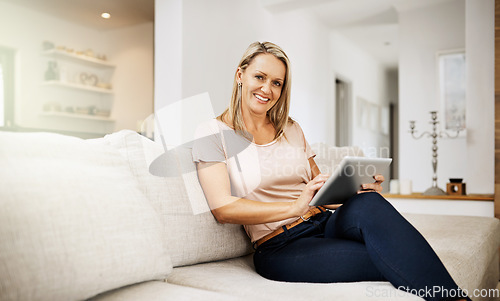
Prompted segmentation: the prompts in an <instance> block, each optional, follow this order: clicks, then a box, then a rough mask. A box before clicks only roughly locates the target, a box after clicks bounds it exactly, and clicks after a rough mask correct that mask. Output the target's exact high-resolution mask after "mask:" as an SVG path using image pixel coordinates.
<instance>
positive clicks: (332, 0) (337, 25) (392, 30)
mask: <svg viewBox="0 0 500 301" xmlns="http://www.w3.org/2000/svg"><path fill="white" fill-rule="evenodd" d="M446 1H453V0H261V2H262V4H263V5H264V7H266V8H267V9H268V10H270V11H271V12H273V13H280V12H287V11H292V10H305V11H309V12H310V13H311V14H313V15H314V16H316V17H317V18H318V20H320V22H322V23H323V24H325V25H326V26H327V27H328V28H330V29H331V30H332V31H336V32H338V33H340V34H342V35H343V36H345V37H346V38H347V39H349V40H350V41H352V42H353V43H354V44H356V45H357V46H359V47H360V48H361V49H363V50H364V51H365V52H367V53H369V54H371V55H372V56H373V57H374V58H376V59H377V60H379V61H380V62H381V63H382V64H384V65H385V66H386V67H388V68H397V65H398V28H399V25H398V23H399V22H398V12H402V11H406V10H410V9H416V8H419V7H424V6H429V5H436V4H438V3H442V2H446Z"/></svg>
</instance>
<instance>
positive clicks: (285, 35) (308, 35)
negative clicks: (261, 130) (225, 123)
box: [155, 0, 333, 143]
mask: <svg viewBox="0 0 500 301" xmlns="http://www.w3.org/2000/svg"><path fill="white" fill-rule="evenodd" d="M169 8H175V11H176V12H181V13H182V23H181V25H180V26H179V23H180V22H179V21H178V19H176V20H175V21H167V20H165V19H167V18H169V16H171V14H172V12H171V11H169ZM156 22H157V23H156V27H155V35H156V40H155V44H156V46H155V47H156V51H155V53H156V69H155V72H156V74H157V75H158V74H160V75H162V78H163V79H161V80H160V79H159V78H157V81H156V85H155V109H159V108H161V107H162V106H164V105H166V104H169V103H172V102H175V101H178V100H180V99H179V98H177V97H178V96H179V94H178V93H173V94H169V87H172V82H162V81H163V80H167V79H168V78H169V77H168V76H167V75H166V74H167V73H168V72H169V70H170V69H171V68H173V70H174V71H173V72H174V73H173V75H172V77H173V76H176V78H177V80H176V81H175V83H176V85H177V87H178V86H179V85H180V86H181V87H182V92H181V96H182V98H186V97H189V96H192V95H195V94H198V93H202V92H207V91H208V92H209V94H210V97H211V100H212V103H213V107H214V111H215V114H220V113H222V111H223V110H224V109H225V108H226V107H227V105H228V103H229V97H230V93H231V88H232V82H233V76H234V72H235V71H236V67H237V65H238V62H239V60H240V58H241V56H242V55H243V52H244V51H245V49H246V47H247V46H248V45H249V44H250V43H252V42H254V41H257V40H258V41H271V42H274V43H276V44H278V45H279V46H281V47H282V48H283V49H284V50H285V52H286V53H287V54H288V56H289V58H290V60H291V64H292V108H291V116H292V117H293V118H295V119H296V120H298V121H299V123H300V124H301V126H302V127H303V129H304V132H305V134H306V137H307V139H308V140H309V142H310V143H314V142H317V141H328V140H330V141H332V142H333V140H332V135H333V129H331V128H327V127H325V126H324V124H326V122H327V119H328V118H331V116H332V114H333V107H332V103H331V102H332V98H333V96H332V95H333V94H332V93H333V92H332V85H333V80H332V75H331V70H330V68H329V63H328V59H329V54H328V46H329V45H328V30H327V28H326V27H324V26H323V25H321V24H319V23H318V22H317V21H316V20H315V19H314V18H313V17H312V16H310V15H309V14H308V13H304V12H288V13H280V14H271V13H270V12H269V11H267V10H266V9H264V8H262V7H261V6H260V5H259V3H258V2H255V1H244V0H237V1H235V0H217V1H210V3H207V1H204V0H185V1H182V3H180V2H179V1H177V0H157V1H156ZM167 24H170V25H172V26H176V27H175V30H174V29H173V28H172V27H168V26H166V25H167ZM179 32H181V33H182V34H181V35H179ZM172 39H173V41H172ZM178 42H181V43H182V52H179V49H178V45H176V44H175V43H178ZM170 47H174V48H173V49H172V48H170ZM179 61H181V62H182V63H181V65H182V68H181V69H182V70H181V71H180V72H179V65H178V62H179ZM179 78H182V80H181V82H180V83H179V81H178V79H179ZM173 88H174V89H176V88H175V87H173ZM174 91H177V90H174Z"/></svg>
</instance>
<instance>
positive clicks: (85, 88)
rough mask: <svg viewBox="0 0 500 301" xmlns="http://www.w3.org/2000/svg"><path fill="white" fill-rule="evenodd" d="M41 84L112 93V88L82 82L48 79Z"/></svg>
mask: <svg viewBox="0 0 500 301" xmlns="http://www.w3.org/2000/svg"><path fill="white" fill-rule="evenodd" d="M42 85H43V86H57V87H63V88H70V89H78V90H83V91H89V92H97V93H103V94H113V90H111V89H103V88H99V87H95V86H86V85H82V84H75V83H64V82H61V81H58V80H49V81H45V82H44V83H43V84H42Z"/></svg>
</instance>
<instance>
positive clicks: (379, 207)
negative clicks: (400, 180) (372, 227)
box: [339, 192, 396, 219]
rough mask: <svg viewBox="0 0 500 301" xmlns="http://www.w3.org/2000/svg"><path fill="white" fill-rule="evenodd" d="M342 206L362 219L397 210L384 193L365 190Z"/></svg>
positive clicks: (344, 209)
mask: <svg viewBox="0 0 500 301" xmlns="http://www.w3.org/2000/svg"><path fill="white" fill-rule="evenodd" d="M340 208H342V210H343V211H348V212H350V213H352V214H353V215H355V216H356V217H357V218H361V219H366V218H371V217H374V216H380V215H381V213H383V212H393V211H396V210H395V209H394V207H393V206H392V205H391V204H390V203H389V202H388V201H387V200H386V199H385V198H384V197H383V196H382V195H380V194H379V193H376V192H365V193H360V194H357V195H355V196H353V197H352V198H350V199H349V200H348V201H347V202H346V203H344V205H342V206H341V207H340ZM340 208H339V209H340ZM344 213H346V212H344ZM375 213H377V214H375ZM382 215H383V214H382Z"/></svg>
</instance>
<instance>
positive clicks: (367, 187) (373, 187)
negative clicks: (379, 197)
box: [358, 175, 385, 193]
mask: <svg viewBox="0 0 500 301" xmlns="http://www.w3.org/2000/svg"><path fill="white" fill-rule="evenodd" d="M373 179H375V182H374V183H371V184H363V185H361V190H360V191H358V193H363V192H370V191H375V192H378V193H380V192H382V186H381V185H380V184H382V182H384V180H385V178H384V176H383V175H374V176H373Z"/></svg>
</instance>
